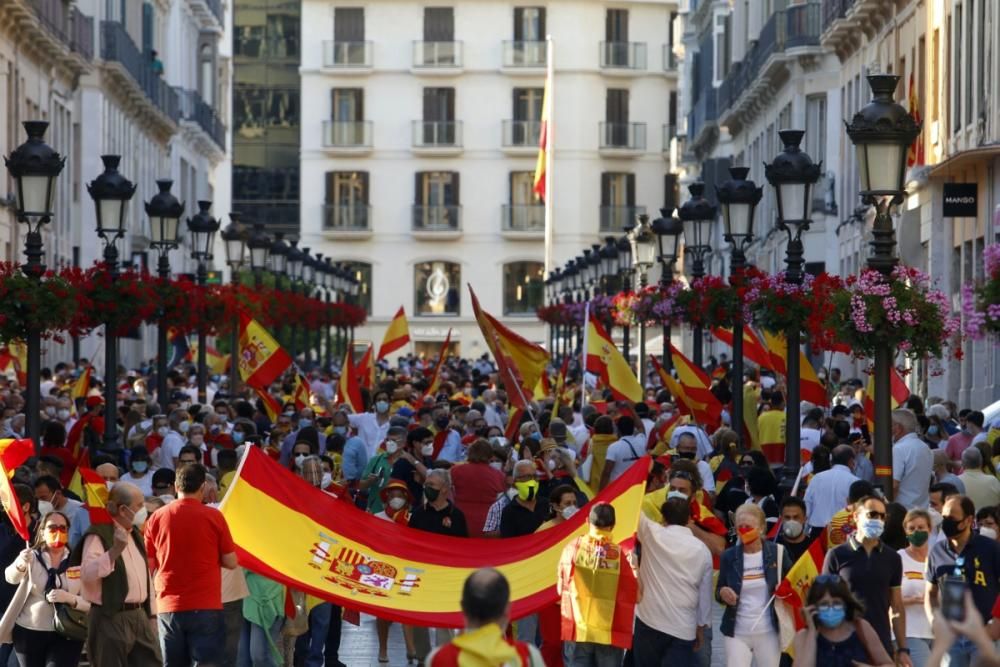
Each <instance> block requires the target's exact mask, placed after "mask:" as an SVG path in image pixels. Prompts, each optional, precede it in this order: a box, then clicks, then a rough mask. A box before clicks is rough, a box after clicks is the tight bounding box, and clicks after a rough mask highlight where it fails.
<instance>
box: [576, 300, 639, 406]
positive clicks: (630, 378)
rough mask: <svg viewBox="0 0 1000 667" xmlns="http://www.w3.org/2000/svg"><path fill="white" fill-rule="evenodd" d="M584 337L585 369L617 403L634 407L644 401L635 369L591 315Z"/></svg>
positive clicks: (589, 314) (591, 314)
mask: <svg viewBox="0 0 1000 667" xmlns="http://www.w3.org/2000/svg"><path fill="white" fill-rule="evenodd" d="M585 336H586V341H587V346H586V350H585V352H586V355H587V356H586V369H587V370H588V371H590V372H591V373H594V374H595V375H597V376H599V377H600V378H601V382H603V383H604V386H605V387H607V388H608V389H610V390H611V393H612V394H613V395H614V397H615V399H616V400H619V401H632V402H633V403H638V402H639V401H641V400H642V385H641V384H639V380H637V379H636V377H635V373H634V372H632V367H631V366H630V365H629V363H628V362H627V361H625V357H623V356H622V353H621V352H619V351H618V347H617V346H615V343H614V341H612V340H611V336H609V335H608V332H607V331H605V330H604V327H603V326H601V323H600V322H598V321H597V318H596V317H595V316H594V314H593V313H590V312H588V315H587V332H586V334H585Z"/></svg>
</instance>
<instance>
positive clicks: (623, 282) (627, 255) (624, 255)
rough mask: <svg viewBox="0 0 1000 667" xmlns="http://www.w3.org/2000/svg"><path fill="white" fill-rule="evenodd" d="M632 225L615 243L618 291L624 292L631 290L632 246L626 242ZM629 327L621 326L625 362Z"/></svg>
mask: <svg viewBox="0 0 1000 667" xmlns="http://www.w3.org/2000/svg"><path fill="white" fill-rule="evenodd" d="M631 229H632V225H631V224H628V225H625V232H626V233H625V234H623V235H622V236H621V237H619V239H618V241H617V242H616V244H617V247H618V289H619V290H621V291H623V292H624V291H626V290H629V289H631V288H632V284H633V283H632V244H631V243H629V240H628V232H629V231H631ZM629 352H630V350H629V325H627V324H626V325H624V326H622V355H623V356H624V357H625V361H628V358H629Z"/></svg>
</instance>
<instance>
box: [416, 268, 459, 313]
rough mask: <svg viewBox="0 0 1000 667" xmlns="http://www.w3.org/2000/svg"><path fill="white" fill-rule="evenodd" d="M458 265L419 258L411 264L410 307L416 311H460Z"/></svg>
mask: <svg viewBox="0 0 1000 667" xmlns="http://www.w3.org/2000/svg"><path fill="white" fill-rule="evenodd" d="M461 286H462V267H461V266H460V265H458V264H455V263H453V262H445V261H436V262H421V263H419V264H416V265H414V267H413V311H414V312H415V313H416V314H417V315H422V316H433V315H461V305H462V304H461V294H462V292H461Z"/></svg>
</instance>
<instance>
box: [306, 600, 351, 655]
mask: <svg viewBox="0 0 1000 667" xmlns="http://www.w3.org/2000/svg"><path fill="white" fill-rule="evenodd" d="M341 613H342V609H341V608H340V607H338V606H337V605H334V604H331V603H329V602H323V603H321V604H318V605H316V606H315V607H313V609H312V611H310V612H309V632H307V633H306V634H304V635H302V636H300V637H299V638H298V639H297V640H296V642H295V655H296V660H295V664H296V665H299V664H301V665H304V667H324V666H326V667H333V666H334V665H338V664H341V663H340V659H339V657H338V654H339V653H340V618H341ZM301 655H304V656H305V661H300V659H299V658H298V656H301Z"/></svg>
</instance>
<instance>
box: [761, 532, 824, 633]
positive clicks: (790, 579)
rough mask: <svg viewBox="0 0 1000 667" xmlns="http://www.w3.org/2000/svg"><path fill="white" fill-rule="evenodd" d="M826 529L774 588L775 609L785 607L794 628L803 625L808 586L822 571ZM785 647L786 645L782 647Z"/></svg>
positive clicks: (802, 626) (779, 609)
mask: <svg viewBox="0 0 1000 667" xmlns="http://www.w3.org/2000/svg"><path fill="white" fill-rule="evenodd" d="M825 544H826V530H825V529H824V531H823V533H821V534H820V535H819V536H817V537H816V538H814V539H813V541H812V544H810V545H809V548H808V549H806V552H805V553H804V554H802V555H801V556H800V557H799V559H798V560H797V561H796V562H795V564H794V565H792V567H791V568H790V569H789V570H788V572H787V573H785V578H784V579H782V580H781V582H780V583H779V584H778V587H777V588H775V589H774V598H775V611H776V612H778V613H779V614H780V613H781V611H782V610H781V607H786V609H785V610H784V611H785V613H787V614H789V615H790V616H791V617H792V618H793V619H794V620H795V629H796V630H801V629H802V628H804V627H805V621H803V620H802V614H801V609H802V607H804V606H805V604H806V598H807V597H808V595H809V587H810V586H812V582H813V580H814V579H816V577H818V576H819V573H820V572H822V571H823V559H824V558H825V557H826V549H825V548H824V545H825ZM782 648H787V647H782Z"/></svg>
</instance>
